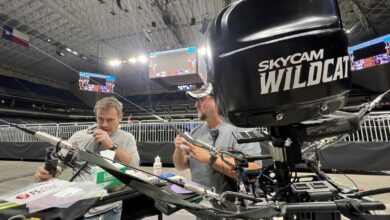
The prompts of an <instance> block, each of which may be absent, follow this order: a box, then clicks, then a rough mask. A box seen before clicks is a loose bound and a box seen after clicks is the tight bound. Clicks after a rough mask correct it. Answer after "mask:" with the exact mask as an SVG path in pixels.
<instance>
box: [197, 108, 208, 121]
mask: <svg viewBox="0 0 390 220" xmlns="http://www.w3.org/2000/svg"><path fill="white" fill-rule="evenodd" d="M209 112H210V111H209V110H208V109H206V110H205V111H204V112H201V111H198V118H199V119H200V120H201V121H205V120H206V118H207V116H208V115H209Z"/></svg>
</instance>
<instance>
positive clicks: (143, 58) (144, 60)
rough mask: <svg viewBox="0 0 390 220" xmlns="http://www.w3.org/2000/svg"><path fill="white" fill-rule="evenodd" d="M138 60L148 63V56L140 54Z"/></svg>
mask: <svg viewBox="0 0 390 220" xmlns="http://www.w3.org/2000/svg"><path fill="white" fill-rule="evenodd" d="M138 61H139V62H141V63H146V62H148V58H147V57H146V56H145V55H140V56H139V57H138Z"/></svg>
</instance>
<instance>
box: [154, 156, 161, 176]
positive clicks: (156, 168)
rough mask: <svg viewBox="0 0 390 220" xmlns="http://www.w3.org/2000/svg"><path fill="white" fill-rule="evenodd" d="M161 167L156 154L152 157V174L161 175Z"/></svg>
mask: <svg viewBox="0 0 390 220" xmlns="http://www.w3.org/2000/svg"><path fill="white" fill-rule="evenodd" d="M161 169H162V164H161V159H160V157H159V156H158V155H157V157H155V158H154V163H153V174H154V175H156V176H160V175H161Z"/></svg>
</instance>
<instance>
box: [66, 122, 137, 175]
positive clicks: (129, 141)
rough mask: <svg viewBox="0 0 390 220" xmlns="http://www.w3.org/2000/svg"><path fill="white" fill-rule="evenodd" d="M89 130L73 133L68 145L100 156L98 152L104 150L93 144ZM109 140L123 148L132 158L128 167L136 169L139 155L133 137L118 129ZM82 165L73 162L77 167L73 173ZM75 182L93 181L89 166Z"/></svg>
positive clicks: (78, 162) (95, 143)
mask: <svg viewBox="0 0 390 220" xmlns="http://www.w3.org/2000/svg"><path fill="white" fill-rule="evenodd" d="M88 131H89V129H85V130H81V131H78V132H76V133H74V134H73V135H72V136H71V137H70V138H69V140H68V142H69V143H71V144H72V145H74V146H76V147H78V148H79V149H81V150H86V149H88V150H90V151H92V152H95V153H97V154H100V151H103V150H105V149H104V148H103V146H101V145H100V144H99V143H97V142H95V140H94V138H93V136H92V132H88ZM110 138H111V140H112V141H113V142H114V143H116V144H118V145H119V146H120V147H121V148H123V149H124V150H125V151H126V152H127V153H129V154H130V155H131V157H132V161H131V164H129V165H130V166H133V167H138V166H139V161H140V159H139V155H138V151H137V144H136V141H135V138H134V136H133V135H132V134H131V133H128V132H125V131H122V130H120V129H119V128H118V130H117V131H115V132H114V133H112V134H111V135H110ZM61 153H63V155H64V156H65V155H66V153H67V150H66V149H63V150H61ZM82 163H84V162H81V161H75V162H74V164H78V165H79V167H77V168H76V169H75V170H73V172H74V173H75V172H77V170H78V168H80V165H81V164H82ZM75 180H76V181H83V180H90V181H91V180H93V179H92V177H91V175H90V165H89V166H88V168H85V169H83V171H82V172H81V173H80V174H79V176H78V177H77V178H76V179H75Z"/></svg>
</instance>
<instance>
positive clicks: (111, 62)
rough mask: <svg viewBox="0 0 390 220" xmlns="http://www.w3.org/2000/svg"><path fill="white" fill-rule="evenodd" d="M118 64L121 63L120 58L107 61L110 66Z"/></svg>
mask: <svg viewBox="0 0 390 220" xmlns="http://www.w3.org/2000/svg"><path fill="white" fill-rule="evenodd" d="M119 64H121V61H120V60H110V61H109V62H108V65H110V66H119Z"/></svg>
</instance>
